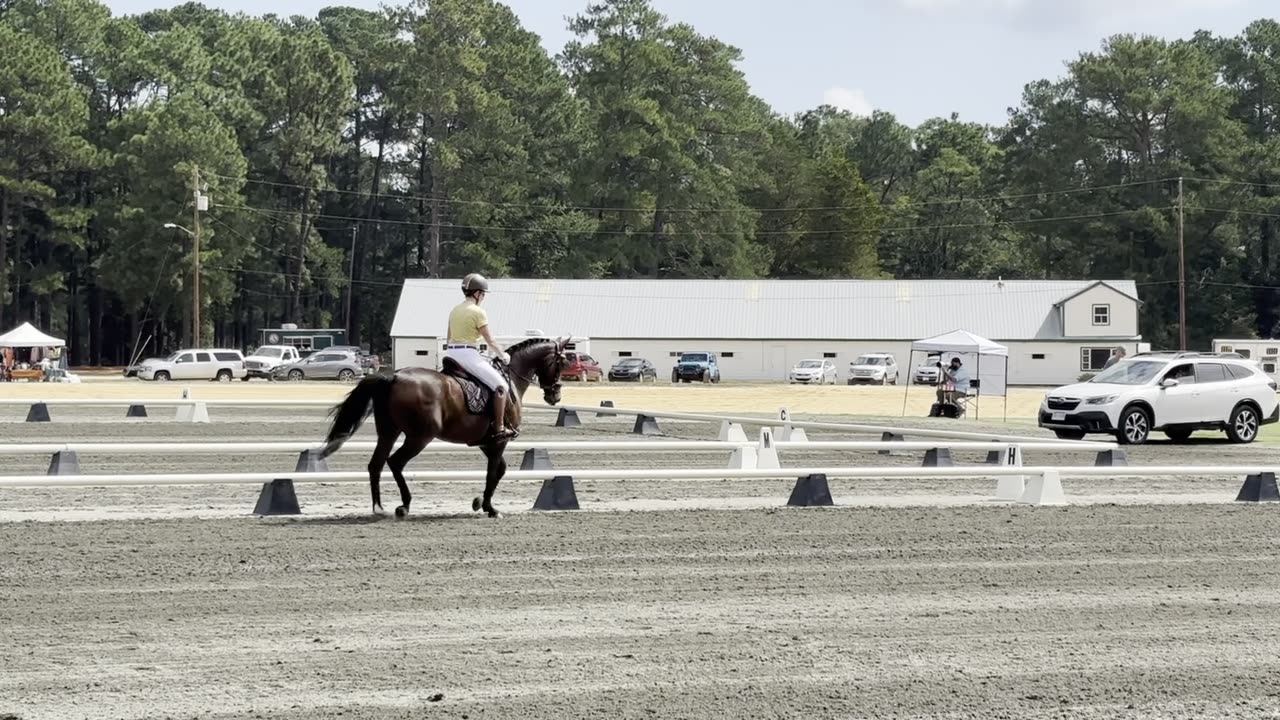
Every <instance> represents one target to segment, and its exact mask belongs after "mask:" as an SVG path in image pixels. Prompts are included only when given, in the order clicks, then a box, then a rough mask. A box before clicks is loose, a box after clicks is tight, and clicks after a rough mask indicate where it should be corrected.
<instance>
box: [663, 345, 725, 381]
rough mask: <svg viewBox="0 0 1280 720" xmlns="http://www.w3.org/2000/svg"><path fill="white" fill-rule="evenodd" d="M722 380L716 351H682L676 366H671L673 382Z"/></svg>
mask: <svg viewBox="0 0 1280 720" xmlns="http://www.w3.org/2000/svg"><path fill="white" fill-rule="evenodd" d="M695 380H697V381H700V382H712V383H718V382H720V365H719V364H718V363H717V362H716V355H715V353H709V352H687V353H680V357H679V358H677V359H676V366H675V367H673V368H671V382H673V383H677V382H687V383H688V382H693V381H695Z"/></svg>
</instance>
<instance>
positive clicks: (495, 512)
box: [489, 510, 502, 520]
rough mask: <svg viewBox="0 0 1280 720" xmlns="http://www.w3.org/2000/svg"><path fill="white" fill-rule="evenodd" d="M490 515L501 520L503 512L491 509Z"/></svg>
mask: <svg viewBox="0 0 1280 720" xmlns="http://www.w3.org/2000/svg"><path fill="white" fill-rule="evenodd" d="M489 517H491V518H493V519H494V520H501V519H502V513H500V512H498V511H497V510H490V511H489Z"/></svg>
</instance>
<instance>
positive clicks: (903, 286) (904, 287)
mask: <svg viewBox="0 0 1280 720" xmlns="http://www.w3.org/2000/svg"><path fill="white" fill-rule="evenodd" d="M897 290H898V302H900V303H909V302H911V286H910V285H908V284H907V283H898V284H897Z"/></svg>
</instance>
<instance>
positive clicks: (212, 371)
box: [138, 348, 245, 382]
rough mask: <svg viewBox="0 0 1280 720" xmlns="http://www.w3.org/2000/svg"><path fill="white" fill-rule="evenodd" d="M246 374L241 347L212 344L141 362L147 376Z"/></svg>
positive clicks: (224, 376)
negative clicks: (213, 345)
mask: <svg viewBox="0 0 1280 720" xmlns="http://www.w3.org/2000/svg"><path fill="white" fill-rule="evenodd" d="M244 376H245V368H244V355H241V354H240V351H239V350H226V349H223V348H210V349H204V348H201V349H199V350H179V351H178V352H176V353H174V354H172V355H170V356H169V357H167V358H164V359H163V360H162V359H159V358H151V359H149V360H144V361H143V362H142V364H141V365H139V366H138V377H139V378H141V379H143V380H158V381H160V382H164V381H166V380H218V381H221V382H226V381H229V380H232V379H233V378H242V377H244Z"/></svg>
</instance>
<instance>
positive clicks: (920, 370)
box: [911, 355, 942, 385]
mask: <svg viewBox="0 0 1280 720" xmlns="http://www.w3.org/2000/svg"><path fill="white" fill-rule="evenodd" d="M940 362H942V356H941V355H930V356H929V357H928V358H927V359H925V361H924V362H922V363H920V364H919V365H917V366H916V368H915V370H914V371H912V373H911V380H912V382H914V383H916V384H917V385H937V384H938V380H939V373H941V372H942V368H940V367H938V363H940Z"/></svg>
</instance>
